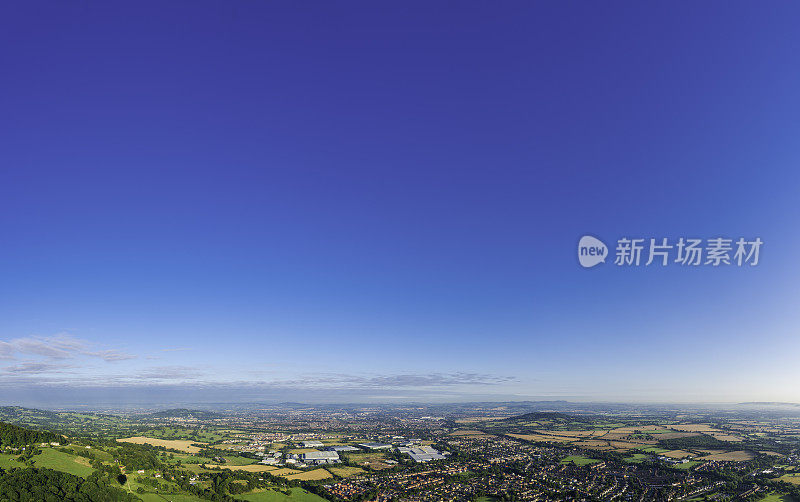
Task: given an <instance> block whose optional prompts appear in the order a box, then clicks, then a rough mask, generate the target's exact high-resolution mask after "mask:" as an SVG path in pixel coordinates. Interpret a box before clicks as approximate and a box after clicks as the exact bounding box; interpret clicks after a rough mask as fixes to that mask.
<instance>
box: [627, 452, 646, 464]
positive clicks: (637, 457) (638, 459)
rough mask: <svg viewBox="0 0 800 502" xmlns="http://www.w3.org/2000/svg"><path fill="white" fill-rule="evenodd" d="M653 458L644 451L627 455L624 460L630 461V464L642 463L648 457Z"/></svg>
mask: <svg viewBox="0 0 800 502" xmlns="http://www.w3.org/2000/svg"><path fill="white" fill-rule="evenodd" d="M650 458H653V457H652V455H646V454H644V453H634V454H633V455H631V456H630V457H625V458H623V459H622V460H624V461H625V462H628V463H629V464H641V463H642V462H644V461H645V460H647V459H650Z"/></svg>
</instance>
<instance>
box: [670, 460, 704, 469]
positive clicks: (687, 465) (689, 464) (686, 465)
mask: <svg viewBox="0 0 800 502" xmlns="http://www.w3.org/2000/svg"><path fill="white" fill-rule="evenodd" d="M699 463H700V462H698V461H696V460H690V461H688V462H684V463H683V464H675V465H673V466H672V468H673V469H681V470H688V469H691V468H692V467H693V466H695V465H697V464H699Z"/></svg>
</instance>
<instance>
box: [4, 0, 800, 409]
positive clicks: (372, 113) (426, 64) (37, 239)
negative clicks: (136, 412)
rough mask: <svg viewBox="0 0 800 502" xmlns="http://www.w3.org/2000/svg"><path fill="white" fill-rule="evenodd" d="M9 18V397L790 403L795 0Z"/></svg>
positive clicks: (61, 6)
mask: <svg viewBox="0 0 800 502" xmlns="http://www.w3.org/2000/svg"><path fill="white" fill-rule="evenodd" d="M4 10H5V13H4V16H2V21H0V43H2V46H3V47H5V49H4V50H3V51H2V53H0V64H2V68H3V74H4V78H3V79H2V80H1V81H0V90H1V91H2V92H0V108H1V109H2V110H3V111H2V118H0V128H1V129H0V164H1V165H2V167H0V235H2V241H0V242H2V245H0V278H2V279H1V280H0V341H2V342H1V343H0V375H2V379H0V380H2V382H3V383H2V384H0V399H3V400H5V401H7V402H20V401H26V402H36V403H39V402H41V403H45V404H46V403H48V402H52V403H55V402H62V401H63V402H67V401H68V402H71V403H82V402H86V403H89V402H95V401H97V402H101V401H104V400H108V399H111V398H110V397H109V396H115V398H116V399H119V400H136V399H139V400H147V399H155V400H159V399H160V400H164V401H170V402H172V401H178V400H180V399H184V398H185V399H187V400H188V399H190V398H191V399H196V400H204V399H205V400H220V399H221V397H222V398H229V399H232V400H259V399H260V400H293V401H325V400H328V401H331V400H333V401H399V400H429V401H436V400H471V399H478V398H480V399H486V398H496V399H529V398H548V399H549V398H553V397H563V398H567V399H575V400H627V401H738V400H783V401H800V390H798V389H797V387H796V385H794V382H796V381H797V379H798V378H800V370H799V369H798V365H797V364H796V354H797V351H798V349H800V341H799V340H800V338H799V337H798V333H797V331H798V330H797V326H798V320H799V319H798V317H800V315H799V314H798V313H797V308H796V306H797V304H798V300H800V291H799V288H798V277H800V266H799V265H798V260H797V258H796V255H797V249H799V246H800V238H799V237H798V234H797V221H798V209H797V201H798V200H800V174H798V169H797V165H798V161H799V160H800V142H798V141H797V138H798V133H799V132H800V130H799V129H800V124H799V123H798V117H800V93H798V91H797V89H800V65H798V60H797V59H798V58H797V54H800V33H798V32H797V30H796V26H795V22H794V20H796V19H797V15H798V14H800V8H798V6H797V5H796V4H792V3H789V2H778V3H773V4H770V5H769V6H761V5H755V4H753V3H744V2H706V3H703V4H688V3H687V4H675V3H672V2H659V3H638V2H618V3H612V4H608V3H606V4H600V3H591V2H551V3H545V2H538V3H535V2H504V3H501V4H498V3H496V2H495V3H490V2H483V3H479V2H469V3H445V2H438V3H431V2H419V3H409V2H394V3H385V2H384V3H375V2H348V3H346V4H333V3H326V2H316V3H306V4H300V3H293V4H290V3H279V2H233V3H231V2H227V3H220V2H171V3H170V4H169V5H164V4H163V3H162V2H137V3H135V4H133V3H129V4H124V3H99V2H96V3H92V2H90V3H81V4H74V3H72V4H70V3H59V2H26V3H25V4H17V5H12V6H6V7H5V9H4ZM584 234H591V235H595V236H598V237H600V238H601V239H603V240H604V241H605V242H606V243H607V244H609V245H610V246H612V247H613V245H614V244H615V242H616V240H617V239H618V238H620V237H623V236H626V237H643V238H651V237H656V238H661V237H667V238H669V239H670V240H675V239H677V238H679V237H699V238H703V239H708V238H713V237H720V236H724V237H728V238H733V239H736V238H739V237H745V238H748V239H752V238H755V237H760V238H761V239H762V240H763V241H764V245H763V247H762V250H761V259H760V263H759V265H758V266H756V267H735V266H734V267H722V268H712V267H698V268H694V269H692V268H681V267H679V266H668V267H665V268H661V269H659V268H654V267H649V268H646V267H634V268H623V267H617V266H614V265H613V264H612V263H611V262H610V261H609V262H607V263H606V264H604V265H600V266H598V267H596V268H593V269H583V268H581V267H580V266H579V265H578V263H577V259H576V244H577V241H578V239H579V238H580V237H581V236H582V235H584ZM153 396H155V397H153Z"/></svg>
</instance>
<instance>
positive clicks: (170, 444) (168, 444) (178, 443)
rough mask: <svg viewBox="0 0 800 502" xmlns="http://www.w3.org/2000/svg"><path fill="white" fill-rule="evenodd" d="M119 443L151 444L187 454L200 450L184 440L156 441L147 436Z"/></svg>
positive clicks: (134, 437)
mask: <svg viewBox="0 0 800 502" xmlns="http://www.w3.org/2000/svg"><path fill="white" fill-rule="evenodd" d="M117 441H120V442H125V443H135V444H149V445H153V446H163V447H164V448H171V449H173V450H180V451H185V452H187V453H197V452H198V451H200V448H198V447H197V446H192V443H194V441H188V440H182V439H154V438H149V437H145V436H133V437H129V438H121V439H117Z"/></svg>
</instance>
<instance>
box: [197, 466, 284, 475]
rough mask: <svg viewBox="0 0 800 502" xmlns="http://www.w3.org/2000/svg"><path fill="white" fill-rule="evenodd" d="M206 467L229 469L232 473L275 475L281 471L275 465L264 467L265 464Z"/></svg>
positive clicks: (210, 467)
mask: <svg viewBox="0 0 800 502" xmlns="http://www.w3.org/2000/svg"><path fill="white" fill-rule="evenodd" d="M206 467H208V468H209V469H213V468H216V467H219V468H220V469H228V470H231V471H246V472H271V473H273V474H275V472H276V471H278V470H280V469H278V468H276V467H275V466H273V465H264V464H247V465H228V464H225V465H217V464H208V465H207V466H206Z"/></svg>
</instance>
